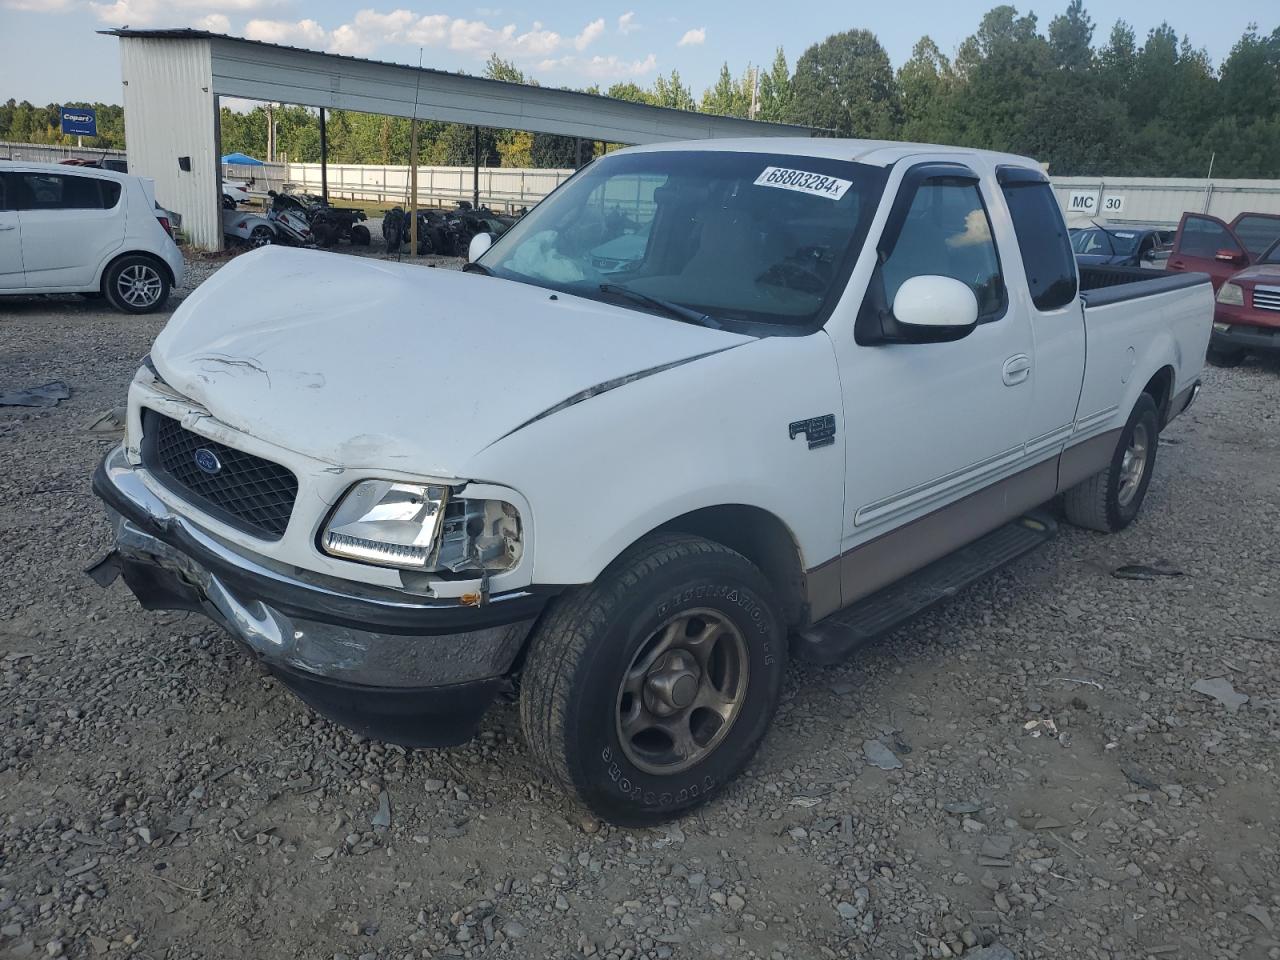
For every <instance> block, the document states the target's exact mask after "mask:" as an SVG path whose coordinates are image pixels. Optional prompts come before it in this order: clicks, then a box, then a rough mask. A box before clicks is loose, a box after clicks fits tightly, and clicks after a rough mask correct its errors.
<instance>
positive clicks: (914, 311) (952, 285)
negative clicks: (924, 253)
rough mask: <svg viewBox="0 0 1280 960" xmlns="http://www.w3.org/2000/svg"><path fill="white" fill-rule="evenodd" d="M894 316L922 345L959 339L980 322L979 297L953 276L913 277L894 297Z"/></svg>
mask: <svg viewBox="0 0 1280 960" xmlns="http://www.w3.org/2000/svg"><path fill="white" fill-rule="evenodd" d="M893 316H894V319H895V320H897V321H898V323H900V324H902V325H903V326H904V327H907V328H908V329H909V330H910V332H911V334H912V335H913V339H914V338H919V339H920V340H921V341H923V342H926V343H927V342H930V341H945V340H958V339H960V338H961V337H963V336H965V335H966V334H967V333H969V332H970V331H971V330H972V329H973V328H974V326H975V325H976V324H977V322H978V298H977V297H975V296H974V294H973V290H971V289H970V288H969V286H968V285H967V284H963V283H961V282H960V281H959V280H954V279H952V278H951V277H940V276H930V275H926V276H920V277H912V278H911V279H909V280H907V281H905V282H904V283H903V284H902V286H901V287H899V288H898V293H897V295H896V296H895V297H894V298H893Z"/></svg>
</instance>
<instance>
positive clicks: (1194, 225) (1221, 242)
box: [1178, 217, 1237, 259]
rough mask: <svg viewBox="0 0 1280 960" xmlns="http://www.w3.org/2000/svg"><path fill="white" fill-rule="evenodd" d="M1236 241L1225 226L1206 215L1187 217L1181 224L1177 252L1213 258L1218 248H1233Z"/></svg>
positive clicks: (1189, 255) (1235, 246)
mask: <svg viewBox="0 0 1280 960" xmlns="http://www.w3.org/2000/svg"><path fill="white" fill-rule="evenodd" d="M1236 248H1237V243H1236V239H1235V237H1233V236H1231V233H1230V231H1228V230H1227V228H1226V226H1225V225H1224V224H1222V223H1221V222H1220V221H1218V220H1212V219H1210V218H1208V217H1187V219H1186V220H1185V221H1184V222H1183V224H1182V239H1181V240H1179V241H1178V252H1179V253H1182V254H1185V255H1186V256H1188V257H1209V258H1210V259H1212V258H1213V256H1214V254H1216V253H1217V252H1218V251H1219V250H1235V249H1236Z"/></svg>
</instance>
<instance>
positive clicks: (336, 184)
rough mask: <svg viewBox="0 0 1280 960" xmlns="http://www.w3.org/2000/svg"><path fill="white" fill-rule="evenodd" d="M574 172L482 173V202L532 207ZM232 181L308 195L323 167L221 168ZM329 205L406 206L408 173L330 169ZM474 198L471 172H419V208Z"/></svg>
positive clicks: (350, 166)
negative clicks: (369, 202) (287, 188)
mask: <svg viewBox="0 0 1280 960" xmlns="http://www.w3.org/2000/svg"><path fill="white" fill-rule="evenodd" d="M572 173H573V171H572V170H544V169H534V168H525V167H481V168H480V202H481V203H483V204H486V205H487V206H489V207H492V208H494V209H514V208H517V207H524V206H532V205H533V204H535V203H537V202H538V201H539V200H541V199H542V198H543V197H545V196H546V195H547V194H548V193H550V192H551V191H552V190H554V189H555V188H556V187H558V186H559V185H560V184H561V183H563V182H564V181H565V180H566V179H568V177H569V176H570V175H571V174H572ZM223 177H224V178H226V179H228V180H240V181H245V182H250V181H251V182H252V184H253V187H252V192H253V193H263V194H265V193H266V191H267V190H268V189H271V190H280V189H282V188H283V187H284V186H286V185H288V186H292V187H293V188H295V189H297V190H300V191H304V192H306V193H319V192H320V183H321V179H320V164H318V163H288V164H285V163H264V164H262V165H261V166H258V165H253V166H233V165H231V164H227V165H225V166H224V167H223ZM328 181H329V198H330V199H331V200H335V199H336V200H372V201H377V202H379V203H396V204H407V203H408V200H409V167H407V166H393V165H386V166H379V165H372V164H355V163H331V164H329V165H328ZM474 195H475V181H474V171H473V170H472V168H471V167H423V166H420V167H418V205H419V206H434V205H436V204H451V203H453V202H455V201H458V200H471V199H472V198H473V197H474Z"/></svg>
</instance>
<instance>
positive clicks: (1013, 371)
mask: <svg viewBox="0 0 1280 960" xmlns="http://www.w3.org/2000/svg"><path fill="white" fill-rule="evenodd" d="M1029 376H1031V358H1030V357H1028V356H1027V355H1026V354H1025V353H1019V354H1017V355H1016V356H1012V357H1010V358H1009V359H1008V360H1006V361H1005V362H1004V385H1005V386H1006V387H1012V386H1016V385H1017V384H1019V383H1022V381H1024V380H1026V379H1027V378H1028V377H1029Z"/></svg>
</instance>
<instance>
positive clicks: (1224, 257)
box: [1213, 250, 1244, 263]
mask: <svg viewBox="0 0 1280 960" xmlns="http://www.w3.org/2000/svg"><path fill="white" fill-rule="evenodd" d="M1213 259H1215V260H1221V261H1222V262H1223V263H1243V262H1244V251H1243V250H1219V251H1218V252H1217V253H1215V254H1214V255H1213Z"/></svg>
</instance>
